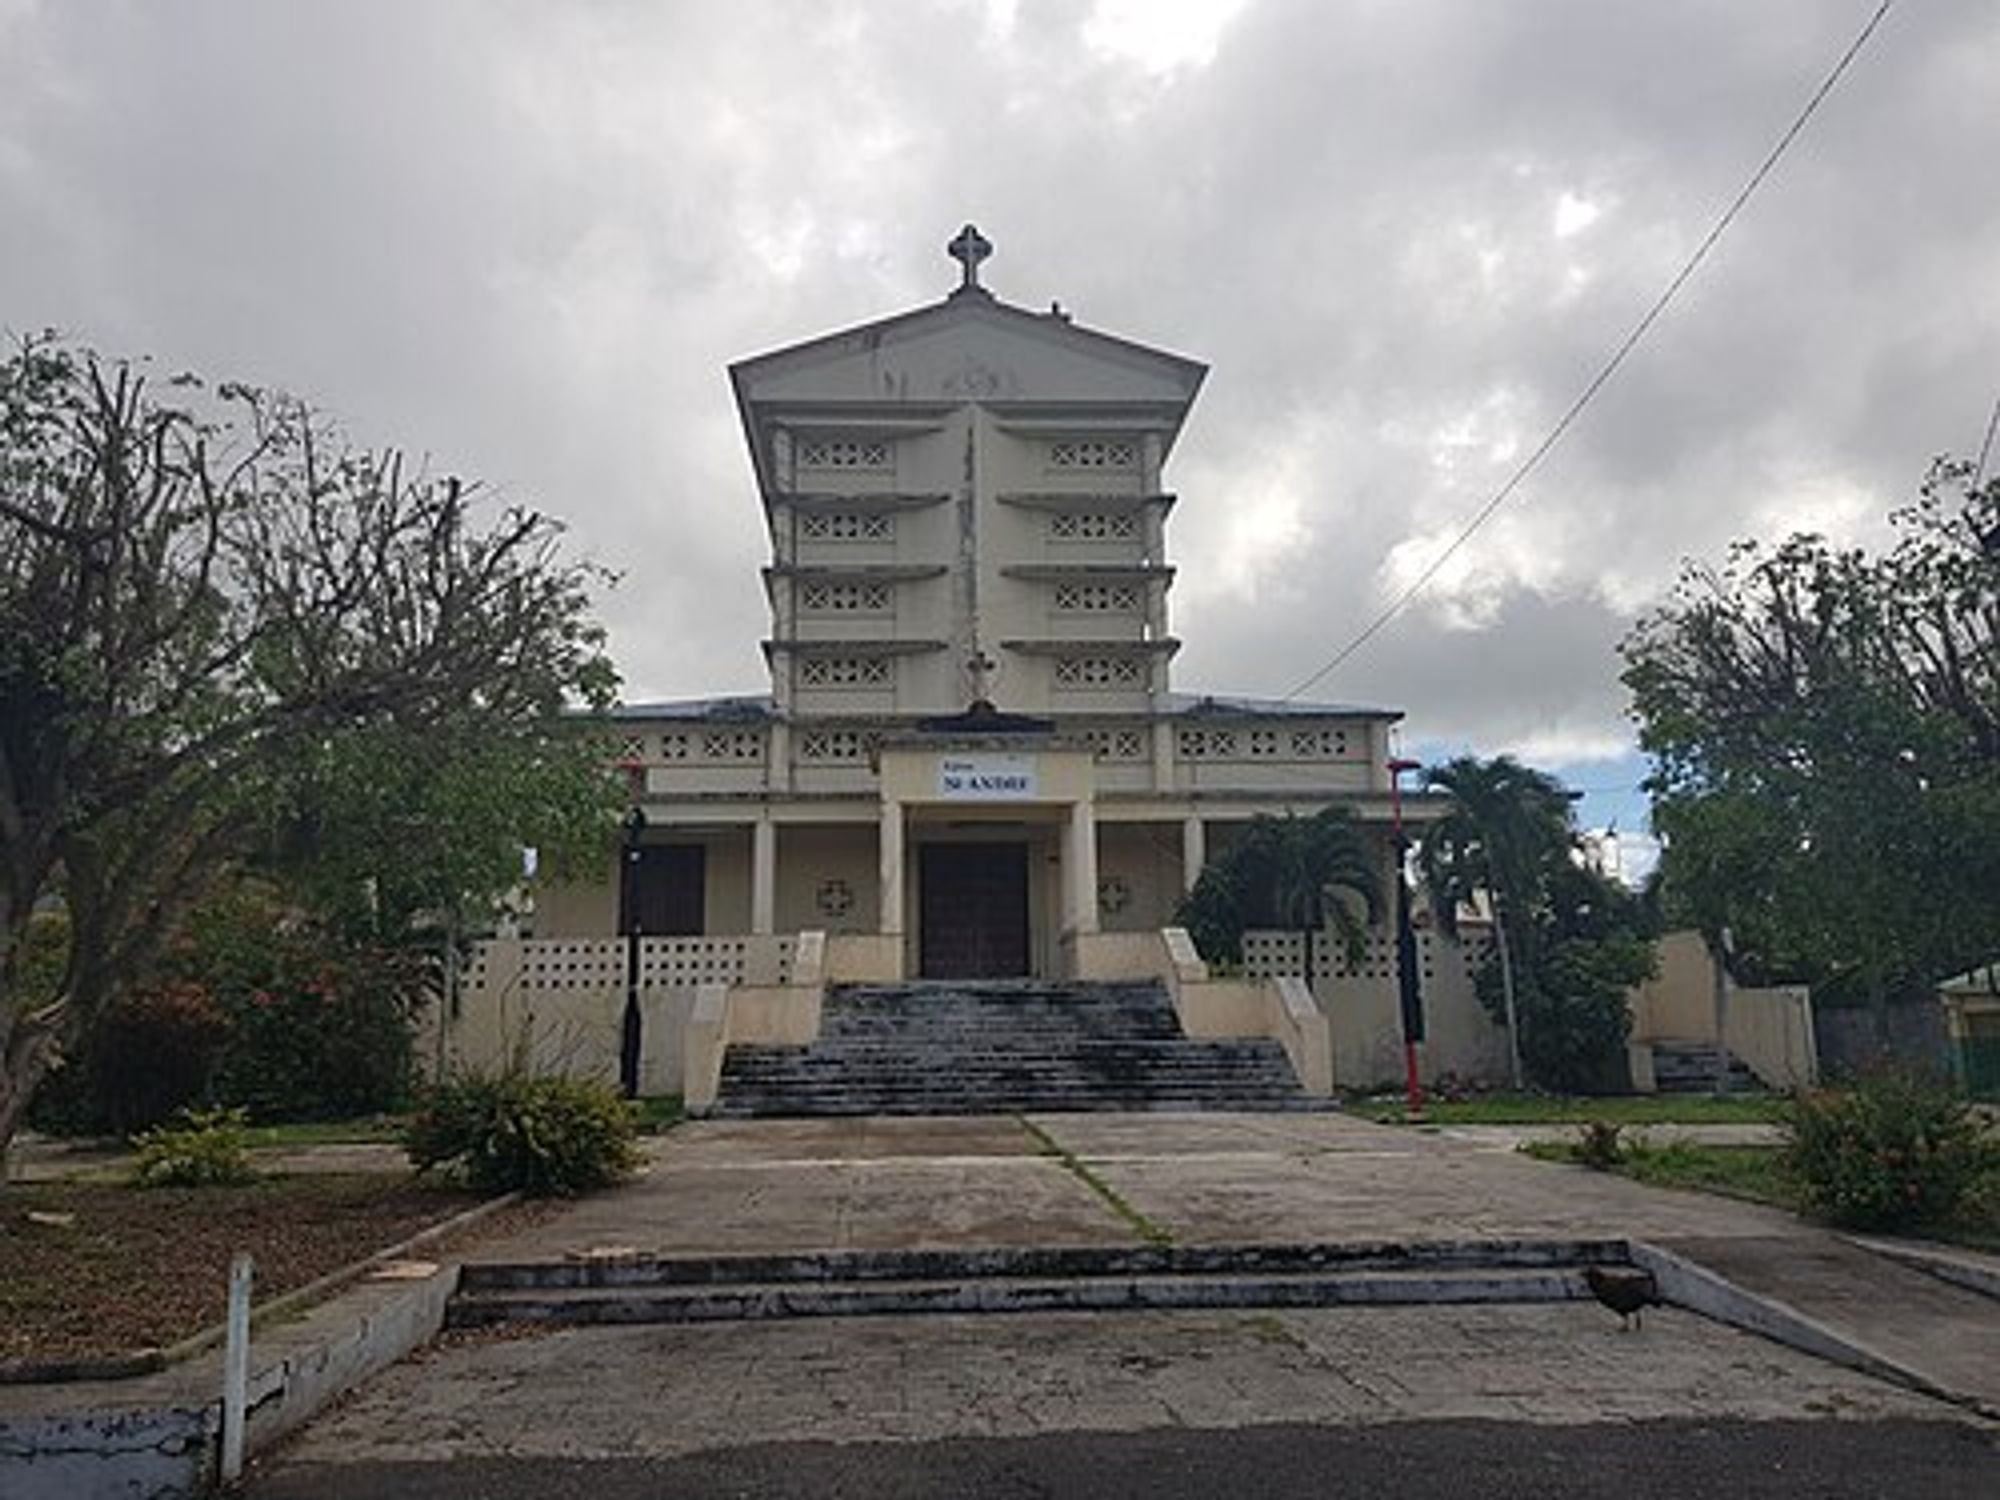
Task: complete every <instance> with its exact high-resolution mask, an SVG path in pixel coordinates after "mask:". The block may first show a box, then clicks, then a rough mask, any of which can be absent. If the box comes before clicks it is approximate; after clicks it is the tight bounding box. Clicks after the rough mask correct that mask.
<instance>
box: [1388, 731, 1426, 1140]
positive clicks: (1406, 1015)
mask: <svg viewBox="0 0 2000 1500" xmlns="http://www.w3.org/2000/svg"><path fill="white" fill-rule="evenodd" d="M1422 769H1423V762H1422V761H1415V760H1401V759H1392V760H1390V762H1389V816H1390V820H1391V822H1392V823H1393V824H1394V826H1395V839H1396V993H1397V997H1398V999H1399V1000H1400V1001H1401V1009H1402V1013H1403V1092H1404V1106H1405V1109H1406V1110H1407V1112H1408V1114H1409V1116H1410V1118H1411V1119H1413V1120H1414V1119H1417V1118H1418V1117H1419V1116H1421V1115H1422V1114H1423V1112H1424V1086H1423V1084H1422V1082H1420V1081H1419V1079H1418V1077H1417V1043H1419V1042H1421V1041H1422V1040H1423V1039H1424V997H1423V974H1422V970H1421V966H1420V965H1419V964H1418V963H1417V935H1416V932H1415V930H1414V929H1412V927H1411V926H1410V883H1409V881H1408V880H1407V879H1406V878H1405V876H1404V867H1405V866H1406V865H1407V864H1408V863H1409V844H1408V843H1407V842H1406V841H1405V839H1404V838H1403V773H1404V772H1405V771H1418V770H1422Z"/></svg>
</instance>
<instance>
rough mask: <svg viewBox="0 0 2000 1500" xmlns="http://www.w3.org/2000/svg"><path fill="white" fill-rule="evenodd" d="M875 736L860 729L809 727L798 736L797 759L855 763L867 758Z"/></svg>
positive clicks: (872, 747) (839, 763)
mask: <svg viewBox="0 0 2000 1500" xmlns="http://www.w3.org/2000/svg"><path fill="white" fill-rule="evenodd" d="M876 738H877V737H876V736H875V735H873V734H870V733H868V732H867V731H865V730H860V729H810V730H807V731H806V732H805V733H803V734H801V735H800V736H799V759H800V760H809V761H816V762H820V763H823V764H832V765H850V766H851V765H857V764H859V763H861V762H862V761H865V760H867V759H868V757H869V754H870V753H871V752H872V751H873V750H874V748H875V741H876Z"/></svg>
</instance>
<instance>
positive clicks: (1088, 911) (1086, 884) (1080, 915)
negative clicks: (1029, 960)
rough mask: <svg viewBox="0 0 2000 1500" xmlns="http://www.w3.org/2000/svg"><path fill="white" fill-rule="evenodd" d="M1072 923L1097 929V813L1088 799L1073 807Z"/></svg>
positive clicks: (1080, 929) (1076, 929)
mask: <svg viewBox="0 0 2000 1500" xmlns="http://www.w3.org/2000/svg"><path fill="white" fill-rule="evenodd" d="M1067 854H1068V863H1069V900H1070V911H1069V927H1070V931H1072V932H1082V933H1088V932H1095V931H1097V817H1096V812H1095V810H1094V809H1093V808H1092V806H1091V804H1090V803H1089V802H1087V801H1079V802H1072V803H1071V804H1070V807H1069V849H1068V851H1067Z"/></svg>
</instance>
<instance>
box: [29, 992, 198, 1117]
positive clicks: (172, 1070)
mask: <svg viewBox="0 0 2000 1500" xmlns="http://www.w3.org/2000/svg"><path fill="white" fill-rule="evenodd" d="M228 1033H229V1019H228V1017H227V1016H226V1015H224V1014H223V1011H222V1008H221V1007H220V1006H218V1005H217V1004H216V1003H215V1000H214V997H213V996H211V995H210V994H209V991H208V988H207V987H206V986H205V985H202V984H199V983H196V982H194V981H192V980H184V979H180V980H167V981H163V982H161V983H158V984H152V985H148V986H147V987H145V988H144V989H140V990H135V991H134V992H132V993H131V994H129V995H126V996H124V997H123V998H122V999H120V1000H118V1001H117V1002H115V1003H114V1004H113V1005H112V1006H111V1007H110V1008H109V1009H108V1010H106V1011H105V1013H104V1016H103V1018H102V1019H101V1020H100V1021H99V1022H98V1024H97V1026H96V1027H95V1028H94V1029H93V1030H92V1032H91V1035H90V1037H89V1040H88V1041H87V1042H86V1044H85V1046H84V1047H83V1049H82V1050H81V1051H80V1052H79V1053H78V1054H77V1056H76V1057H75V1058H74V1059H73V1060H72V1062H71V1064H70V1065H69V1066H68V1067H66V1068H64V1069H63V1071H62V1072H61V1073H59V1074H57V1075H56V1081H57V1083H58V1085H59V1087H58V1088H55V1089H51V1090H49V1091H47V1092H48V1101H47V1104H46V1105H45V1106H44V1108H43V1110H41V1111H39V1112H38V1113H37V1123H38V1124H42V1125H43V1126H44V1128H56V1129H66V1130H75V1131H83V1132H92V1131H106V1132H111V1133H115V1134H118V1135H129V1134H130V1133H131V1132H133V1131H135V1130H143V1129H144V1128H146V1127H147V1126H149V1125H157V1124H158V1123H159V1122H160V1121H162V1120H164V1119H166V1118H167V1117H168V1116H169V1115H171V1114H172V1113H173V1112H174V1111H175V1110H177V1109H180V1108H181V1107H182V1106H184V1105H188V1104H193V1103H196V1102H198V1101H199V1100H201V1099H203V1098H204V1097H206V1095H207V1092H208V1088H209V1084H210V1081H211V1080H212V1079H213V1077H214V1075H215V1069H216V1066H217V1063H218V1061H219V1059H220V1057H221V1054H222V1046H223V1041H224V1039H225V1038H226V1037H227V1035H228Z"/></svg>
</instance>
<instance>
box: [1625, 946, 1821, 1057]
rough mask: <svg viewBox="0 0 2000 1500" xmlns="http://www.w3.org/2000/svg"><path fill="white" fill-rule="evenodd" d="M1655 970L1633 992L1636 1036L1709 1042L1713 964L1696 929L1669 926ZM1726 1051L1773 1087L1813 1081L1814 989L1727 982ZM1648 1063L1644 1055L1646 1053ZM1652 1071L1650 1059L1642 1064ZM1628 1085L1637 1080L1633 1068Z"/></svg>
mask: <svg viewBox="0 0 2000 1500" xmlns="http://www.w3.org/2000/svg"><path fill="white" fill-rule="evenodd" d="M1654 953H1655V954H1656V956H1657V957H1658V959H1659V970H1658V972H1657V973H1656V974H1655V975H1654V976H1653V978H1651V979H1649V980H1647V981H1646V982H1645V983H1644V984H1642V985H1639V986H1638V987H1637V988H1636V989H1634V990H1632V991H1631V994H1630V997H1629V1004H1630V1006H1631V1011H1632V1034H1631V1040H1632V1041H1633V1042H1634V1043H1645V1044H1650V1043H1653V1042H1707V1043H1710V1044H1713V1043H1714V1041H1715V966H1714V962H1713V960H1712V959H1711V957H1710V955H1709V951H1708V944H1707V943H1706V942H1705V941H1704V940H1703V938H1702V936H1701V934H1700V933H1698V932H1670V933H1668V934H1667V935H1666V936H1665V937H1663V938H1661V939H1660V940H1659V941H1658V942H1657V943H1655V944H1654ZM1727 1027H1728V1036H1727V1037H1726V1038H1725V1041H1726V1042H1727V1045H1728V1048H1729V1050H1730V1052H1732V1053H1733V1054H1735V1055H1736V1056H1737V1057H1739V1058H1741V1059H1742V1060H1743V1062H1744V1063H1745V1065H1746V1066H1748V1067H1749V1069H1750V1071H1751V1072H1753V1073H1755V1074H1756V1075H1757V1077H1758V1078H1759V1079H1760V1080H1761V1081H1762V1082H1763V1083H1765V1084H1766V1085H1768V1086H1769V1087H1771V1088H1775V1089H1792V1088H1807V1087H1810V1086H1812V1085H1813V1084H1816V1083H1817V1082H1818V1081H1819V1058H1820V1048H1819V1045H1818V1039H1817V1038H1816V1037H1815V1035H1814V1027H1813V1006H1812V996H1811V994H1810V992H1809V991H1807V989H1806V988H1805V987H1804V986H1803V985H1783V986H1772V987H1769V988H1762V989H1748V988H1739V987H1737V986H1736V985H1733V984H1732V985H1731V986H1730V988H1729V1001H1728V1022H1727ZM1649 1062H1650V1059H1649ZM1646 1071H1647V1072H1648V1073H1649V1074H1650V1072H1651V1069H1650V1066H1648V1068H1647V1070H1646ZM1633 1086H1634V1087H1635V1088H1641V1089H1642V1091H1643V1085H1642V1084H1641V1082H1640V1079H1639V1077H1638V1075H1637V1073H1636V1072H1635V1075H1634V1079H1633Z"/></svg>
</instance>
